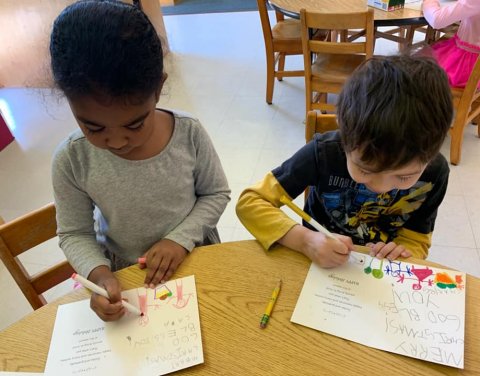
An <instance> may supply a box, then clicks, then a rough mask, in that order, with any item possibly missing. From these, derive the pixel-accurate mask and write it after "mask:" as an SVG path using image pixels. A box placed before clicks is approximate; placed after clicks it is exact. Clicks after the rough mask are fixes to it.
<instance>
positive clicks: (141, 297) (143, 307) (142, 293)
mask: <svg viewBox="0 0 480 376" xmlns="http://www.w3.org/2000/svg"><path fill="white" fill-rule="evenodd" d="M137 295H138V305H139V306H140V311H142V313H143V315H142V316H140V317H139V319H138V320H139V322H138V323H139V324H140V326H147V325H148V322H149V321H150V320H149V318H148V305H147V290H146V289H137Z"/></svg>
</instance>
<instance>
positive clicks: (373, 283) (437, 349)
mask: <svg viewBox="0 0 480 376" xmlns="http://www.w3.org/2000/svg"><path fill="white" fill-rule="evenodd" d="M352 254H353V255H354V257H351V258H350V259H349V261H348V262H347V263H346V264H344V265H341V266H339V267H336V268H333V269H322V268H320V267H318V266H317V265H315V264H313V263H312V265H311V267H310V270H309V272H308V274H307V277H306V279H305V283H304V285H303V288H302V291H301V293H300V297H299V298H298V301H297V304H296V306H295V310H294V312H293V315H292V319H291V320H292V321H293V322H295V323H297V324H301V325H304V326H308V327H310V328H314V329H317V330H320V331H323V332H325V333H329V334H332V335H335V336H338V337H341V338H345V339H348V340H350V341H354V342H358V343H360V344H363V345H366V346H370V347H374V348H377V349H381V350H386V351H390V352H393V353H397V354H401V355H405V356H409V357H413V358H417V359H421V360H426V361H429V362H434V363H439V364H444V365H448V366H451V367H456V368H463V361H464V359H463V354H464V327H465V274H464V273H461V272H456V271H450V270H444V269H439V268H434V267H426V266H422V265H415V264H412V263H408V262H404V261H388V260H387V259H384V260H379V259H376V258H372V257H371V256H364V257H366V258H365V262H364V263H359V262H358V259H360V258H361V257H362V256H361V255H360V254H357V253H355V252H352Z"/></svg>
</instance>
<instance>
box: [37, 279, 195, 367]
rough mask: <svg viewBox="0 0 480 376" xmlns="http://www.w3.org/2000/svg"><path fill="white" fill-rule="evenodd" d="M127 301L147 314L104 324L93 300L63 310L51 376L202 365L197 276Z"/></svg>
mask: <svg viewBox="0 0 480 376" xmlns="http://www.w3.org/2000/svg"><path fill="white" fill-rule="evenodd" d="M165 291H167V294H165V293H164V292H165ZM169 293H170V294H169ZM168 295H170V296H168ZM122 297H123V298H124V299H127V300H128V301H129V302H130V303H131V304H133V305H137V306H138V307H139V308H140V310H141V311H142V312H143V313H144V315H143V316H141V317H140V316H136V315H134V314H131V313H129V312H127V314H125V316H124V317H122V318H121V319H120V320H118V321H116V322H103V321H102V320H101V319H100V318H98V317H97V315H96V314H95V313H94V312H93V311H92V310H91V309H90V301H89V300H83V301H79V302H75V303H71V304H65V305H62V306H60V307H59V309H58V313H57V318H56V321H55V327H54V330H53V335H52V341H51V344H50V350H49V354H48V359H47V365H46V368H45V374H46V375H108V374H112V375H120V376H130V375H142V376H150V375H164V374H167V373H170V372H175V371H177V370H180V369H183V368H187V367H191V366H193V365H196V364H199V363H203V348H202V337H201V331H200V319H199V314H198V302H197V294H196V288H195V279H194V277H193V276H189V277H184V278H179V279H177V280H173V281H168V282H167V283H165V284H162V285H160V286H158V288H157V289H145V288H136V289H132V290H128V291H124V292H123V293H122Z"/></svg>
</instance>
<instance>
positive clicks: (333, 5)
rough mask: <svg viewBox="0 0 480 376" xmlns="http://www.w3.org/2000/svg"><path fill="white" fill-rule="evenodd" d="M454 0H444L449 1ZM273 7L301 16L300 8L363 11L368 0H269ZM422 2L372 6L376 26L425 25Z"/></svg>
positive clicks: (331, 11) (308, 9)
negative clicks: (386, 7) (386, 8)
mask: <svg viewBox="0 0 480 376" xmlns="http://www.w3.org/2000/svg"><path fill="white" fill-rule="evenodd" d="M448 1H452V0H443V1H442V2H448ZM269 3H270V4H271V5H272V7H273V8H275V9H276V10H278V11H279V12H281V13H284V14H285V15H288V16H289V17H292V18H299V14H300V9H302V8H305V9H306V10H307V11H316V12H319V11H322V12H325V13H335V12H339V13H342V12H363V11H365V9H366V8H367V1H366V0H343V1H338V0H269ZM421 6H422V2H421V1H418V2H415V3H409V4H405V8H403V9H398V10H395V11H392V12H385V11H383V10H381V9H378V8H372V9H373V12H374V18H375V26H401V25H415V24H418V25H425V24H426V21H425V18H423V13H422V10H421Z"/></svg>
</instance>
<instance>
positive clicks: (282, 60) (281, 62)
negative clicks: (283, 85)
mask: <svg viewBox="0 0 480 376" xmlns="http://www.w3.org/2000/svg"><path fill="white" fill-rule="evenodd" d="M284 70H285V54H279V57H278V71H279V72H283V71H284ZM277 80H278V81H283V76H277Z"/></svg>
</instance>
